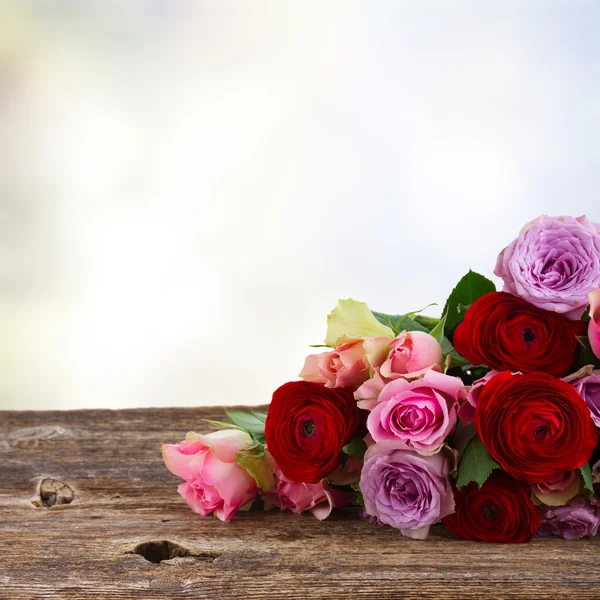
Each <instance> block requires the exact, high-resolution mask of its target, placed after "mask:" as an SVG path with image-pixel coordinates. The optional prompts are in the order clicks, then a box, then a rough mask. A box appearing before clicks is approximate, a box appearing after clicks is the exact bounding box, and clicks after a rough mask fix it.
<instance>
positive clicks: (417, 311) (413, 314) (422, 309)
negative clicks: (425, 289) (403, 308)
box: [406, 302, 437, 319]
mask: <svg viewBox="0 0 600 600" xmlns="http://www.w3.org/2000/svg"><path fill="white" fill-rule="evenodd" d="M432 306H437V302H432V303H431V304H428V305H427V306H426V307H425V308H421V309H420V310H413V311H412V312H409V313H406V314H407V315H408V316H409V317H410V318H411V319H414V318H415V317H416V316H417V315H418V314H419V313H422V312H423V311H424V310H427V309H428V308H431V307H432ZM425 318H426V319H427V318H429V319H432V318H433V317H425Z"/></svg>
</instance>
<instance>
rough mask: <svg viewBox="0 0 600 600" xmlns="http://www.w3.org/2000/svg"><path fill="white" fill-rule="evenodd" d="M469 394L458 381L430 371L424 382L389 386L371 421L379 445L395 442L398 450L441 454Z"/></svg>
mask: <svg viewBox="0 0 600 600" xmlns="http://www.w3.org/2000/svg"><path fill="white" fill-rule="evenodd" d="M465 394H466V391H465V386H464V384H463V383H462V381H461V380H460V379H459V378H458V377H450V376H449V375H443V374H442V373H438V372H437V371H429V372H427V373H426V374H425V376H424V377H423V379H419V380H417V381H412V382H408V381H406V380H404V379H397V380H395V381H391V382H390V383H388V384H387V385H386V386H385V387H384V388H383V390H382V392H381V394H379V399H378V402H377V404H376V405H375V407H374V408H373V410H372V411H371V414H370V415H369V417H368V419H367V428H368V430H369V433H370V434H371V436H372V437H373V439H374V440H375V441H376V442H386V441H387V442H392V441H393V442H395V443H396V444H397V447H399V448H405V449H413V450H416V451H417V452H419V453H422V454H432V453H434V452H437V451H438V450H439V449H440V448H441V447H442V445H443V443H444V440H445V439H446V437H447V436H448V435H449V434H450V433H451V432H452V431H454V428H455V427H456V412H457V409H458V405H459V402H460V401H462V400H463V399H464V396H465Z"/></svg>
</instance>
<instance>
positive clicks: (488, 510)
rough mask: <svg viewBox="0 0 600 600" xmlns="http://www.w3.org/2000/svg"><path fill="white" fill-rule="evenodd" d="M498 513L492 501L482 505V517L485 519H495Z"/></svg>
mask: <svg viewBox="0 0 600 600" xmlns="http://www.w3.org/2000/svg"><path fill="white" fill-rule="evenodd" d="M499 515H500V510H499V508H498V507H497V506H496V505H495V504H494V503H493V502H490V501H488V502H486V503H485V504H484V505H483V518H484V519H485V520H486V521H495V520H496V519H497V518H498V516H499Z"/></svg>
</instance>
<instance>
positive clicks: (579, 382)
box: [565, 367, 600, 427]
mask: <svg viewBox="0 0 600 600" xmlns="http://www.w3.org/2000/svg"><path fill="white" fill-rule="evenodd" d="M590 369H591V367H590ZM565 381H566V382H567V383H570V384H571V385H572V386H573V387H574V388H575V389H576V390H577V392H578V393H579V395H580V396H581V397H582V398H583V399H584V400H585V403H586V404H587V407H588V408H589V409H590V414H591V415H592V419H593V421H594V423H595V425H596V427H600V371H595V372H592V373H591V374H590V375H587V376H584V377H575V378H572V377H567V378H565Z"/></svg>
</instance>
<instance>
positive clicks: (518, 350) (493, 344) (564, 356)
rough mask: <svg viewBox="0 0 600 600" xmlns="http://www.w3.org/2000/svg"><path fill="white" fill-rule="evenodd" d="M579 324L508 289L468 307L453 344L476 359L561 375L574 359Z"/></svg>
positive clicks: (475, 361)
mask: <svg viewBox="0 0 600 600" xmlns="http://www.w3.org/2000/svg"><path fill="white" fill-rule="evenodd" d="M578 325H579V323H578V322H576V321H575V322H574V321H569V320H568V319H566V318H565V317H563V316H562V315H559V314H558V313H554V312H549V311H547V310H544V309H542V308H538V307H537V306H534V305H533V304H531V303H529V302H527V301H525V300H523V299H521V298H518V297H517V296H513V295H512V294H507V293H505V292H490V293H489V294H485V295H484V296H482V297H481V298H479V299H477V300H475V302H473V304H472V305H471V306H470V307H469V309H468V310H467V312H466V314H465V318H464V320H463V321H462V323H460V324H459V325H458V327H457V328H456V331H455V332H454V347H455V348H456V350H457V352H458V353H459V354H462V355H463V356H464V357H465V358H466V359H467V360H469V361H470V362H471V363H473V364H474V365H486V366H487V367H489V368H490V369H495V370H496V371H521V372H522V373H529V372H531V371H542V372H544V373H549V374H550V375H554V376H555V377H563V376H564V375H567V373H568V372H569V369H570V367H571V365H572V364H573V361H574V360H575V351H576V348H577V338H576V334H577V330H578Z"/></svg>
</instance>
